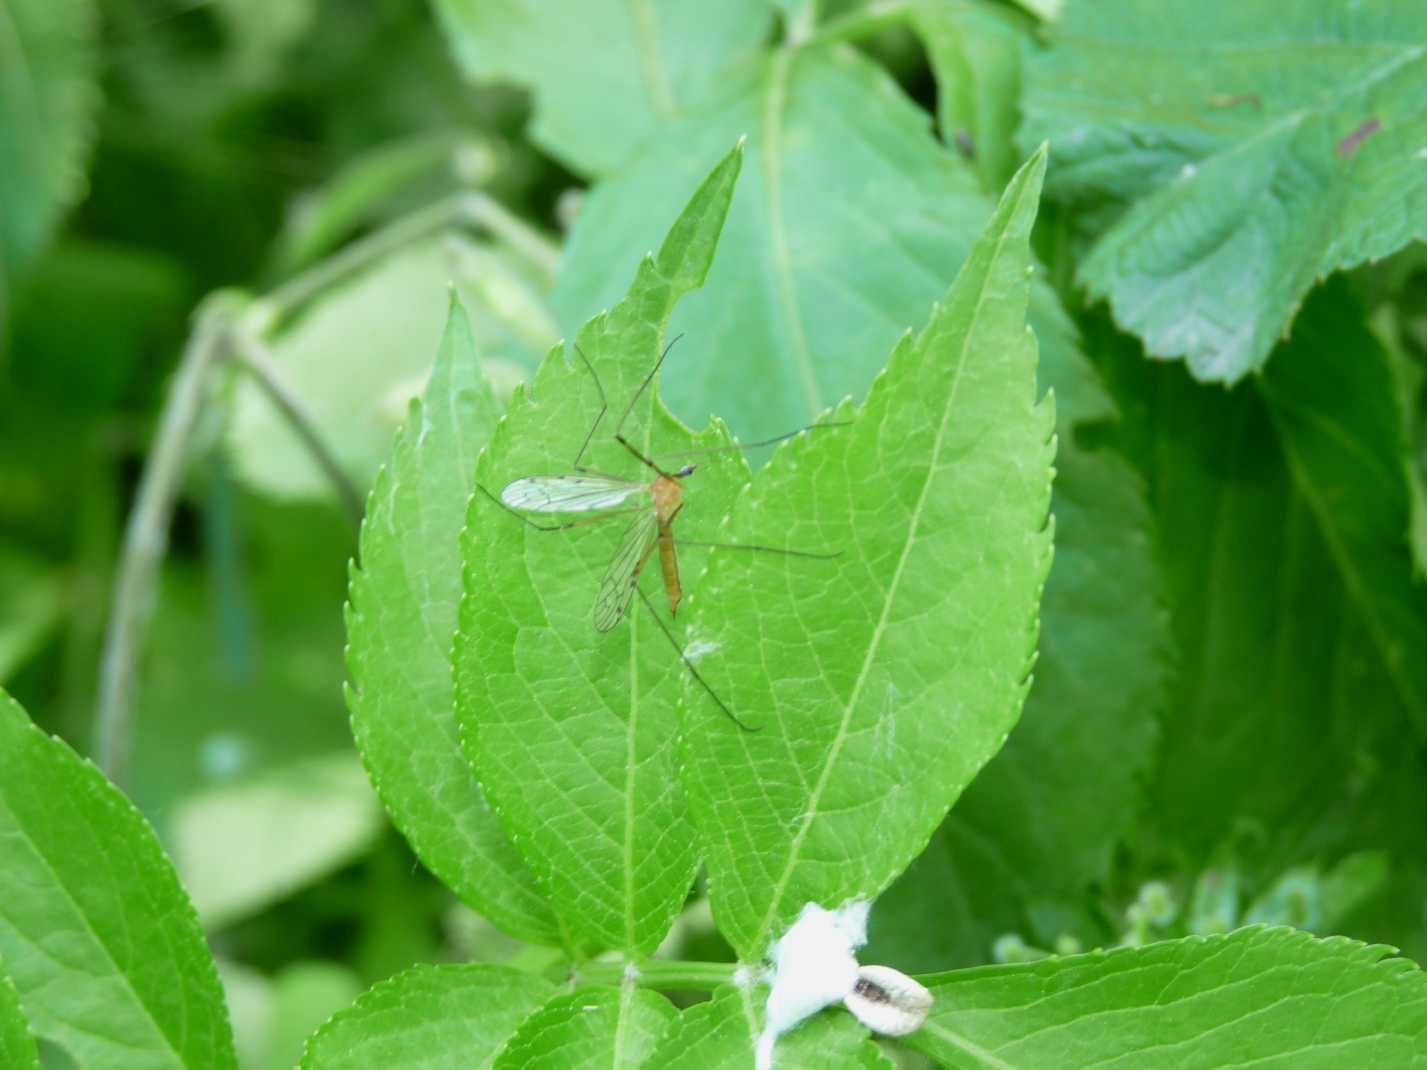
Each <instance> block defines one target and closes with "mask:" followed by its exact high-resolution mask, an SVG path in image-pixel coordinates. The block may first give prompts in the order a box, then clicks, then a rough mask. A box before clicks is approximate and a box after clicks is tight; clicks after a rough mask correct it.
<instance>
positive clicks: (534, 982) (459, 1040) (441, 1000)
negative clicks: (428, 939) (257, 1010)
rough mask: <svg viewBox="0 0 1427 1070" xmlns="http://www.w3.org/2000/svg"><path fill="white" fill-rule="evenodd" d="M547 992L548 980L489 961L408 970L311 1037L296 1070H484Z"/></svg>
mask: <svg viewBox="0 0 1427 1070" xmlns="http://www.w3.org/2000/svg"><path fill="white" fill-rule="evenodd" d="M554 991H555V986H554V985H553V984H551V983H550V982H549V981H546V980H543V979H542V978H539V977H536V976H534V975H532V974H529V973H524V972H522V971H520V970H516V969H512V968H511V967H509V966H499V965H495V964H493V963H486V962H473V963H462V964H460V965H440V966H428V965H423V966H414V967H412V968H411V969H409V970H406V971H404V972H402V973H399V974H397V975H396V976H395V977H389V978H387V979H386V980H385V981H382V982H381V983H380V984H378V985H376V986H375V987H374V988H372V989H371V990H370V991H368V992H366V993H365V994H364V995H362V997H361V998H360V999H358V1000H357V1001H356V1002H355V1003H354V1004H352V1005H351V1006H350V1007H348V1008H347V1009H346V1010H344V1011H340V1012H339V1013H337V1014H335V1015H334V1016H333V1017H332V1018H331V1019H330V1020H329V1021H328V1022H327V1023H326V1024H325V1025H324V1026H322V1028H321V1029H319V1030H318V1031H317V1032H316V1033H314V1034H312V1036H311V1037H309V1038H308V1040H307V1048H306V1050H305V1051H304V1052H303V1056H302V1070H364V1068H366V1067H376V1066H379V1067H382V1068H383V1070H417V1068H418V1067H429V1066H433V1065H440V1066H461V1067H468V1068H470V1070H486V1068H488V1067H489V1066H490V1065H491V1064H492V1063H493V1062H494V1061H495V1058H496V1056H497V1055H498V1054H499V1053H500V1051H501V1049H502V1048H503V1047H504V1045H505V1043H506V1041H507V1040H508V1039H509V1038H510V1037H511V1035H512V1034H513V1033H514V1032H515V1030H516V1029H517V1028H518V1027H519V1026H520V1023H521V1022H523V1021H525V1019H526V1018H528V1017H529V1016H530V1015H531V1014H533V1013H534V1012H535V1011H537V1010H539V1009H540V1007H541V1006H542V1005H543V1004H544V1003H545V1001H546V1000H547V999H549V998H550V996H551V995H552V994H553V993H554Z"/></svg>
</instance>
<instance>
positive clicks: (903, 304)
mask: <svg viewBox="0 0 1427 1070" xmlns="http://www.w3.org/2000/svg"><path fill="white" fill-rule="evenodd" d="M918 10H922V8H921V7H919V8H918ZM769 65H770V69H769V70H767V71H765V72H764V73H763V75H762V76H761V78H760V79H757V80H755V81H754V82H753V83H752V84H751V85H749V86H748V87H746V89H745V91H744V93H743V95H731V96H730V97H729V98H728V100H727V101H726V102H725V103H724V104H723V105H722V106H721V107H720V108H719V109H707V110H705V111H704V112H702V113H700V114H699V115H696V116H691V117H689V119H688V120H686V121H685V122H684V123H681V124H680V125H679V126H678V128H677V131H676V132H672V133H671V134H670V136H669V138H668V139H667V141H662V142H661V143H660V144H658V145H655V146H650V148H649V149H648V151H647V152H645V153H644V154H641V156H640V157H639V158H638V159H637V160H636V161H635V162H633V163H632V164H631V165H630V167H629V168H626V169H624V170H623V171H621V173H620V174H619V175H618V176H617V177H614V178H611V179H608V180H606V181H604V182H602V183H600V184H599V185H598V186H596V187H595V189H594V190H593V191H592V193H591V195H590V197H589V198H588V200H587V201H586V203H585V206H584V208H583V210H582V212H581V215H580V218H579V221H578V222H577V224H576V228H575V232H574V235H573V237H572V239H571V243H570V246H569V248H568V250H567V255H566V257H565V259H564V261H563V262H562V265H561V274H560V280H559V284H558V289H557V295H556V301H555V303H556V305H557V307H559V308H560V312H561V316H562V317H563V319H564V321H565V322H566V323H567V324H571V323H574V322H576V321H577V320H578V319H579V318H582V317H583V316H584V315H587V314H588V313H589V312H590V311H592V310H593V309H595V308H597V307H599V302H602V301H608V300H611V299H612V287H613V286H614V285H616V284H617V283H616V282H615V280H612V279H611V278H610V276H611V272H610V270H609V267H608V265H609V264H611V263H617V262H619V261H620V259H621V258H624V259H630V258H629V255H628V252H627V249H626V247H627V246H629V245H631V244H632V245H634V247H635V248H639V247H641V246H642V245H643V244H644V243H652V242H653V241H655V240H656V239H655V237H654V235H653V234H652V233H651V232H652V227H653V226H656V225H657V221H655V222H653V223H651V222H650V221H648V220H646V219H645V218H643V217H645V216H647V215H649V214H650V208H649V205H651V204H662V203H663V202H664V200H665V199H667V197H668V196H669V194H668V192H667V191H666V188H665V187H666V185H667V183H668V182H669V181H670V177H669V176H670V175H677V174H679V173H681V170H682V169H684V168H686V167H688V166H689V165H688V163H687V162H686V161H683V160H681V159H680V153H681V152H682V151H683V146H684V145H686V144H689V143H695V144H700V145H702V144H704V143H705V142H706V141H713V140H715V139H716V138H718V137H723V136H725V132H726V131H731V130H734V129H737V128H739V127H743V128H745V129H747V130H748V131H749V133H750V141H749V146H748V167H747V168H745V171H746V173H745V175H744V176H743V178H742V179H741V180H740V182H739V188H738V191H737V192H736V194H735V196H734V201H733V205H732V206H731V208H730V210H729V222H728V224H727V226H726V228H725V232H724V236H723V238H722V240H721V242H720V245H719V257H718V261H717V263H715V265H714V267H713V269H712V270H711V271H710V273H709V278H708V281H707V282H706V283H705V285H704V287H703V288H702V289H701V290H699V291H698V292H697V293H695V294H692V295H691V296H690V298H689V299H688V300H686V301H684V302H681V304H680V306H679V309H678V310H677V311H676V313H675V317H674V321H675V323H676V324H678V325H679V326H680V327H681V328H683V329H685V330H687V331H688V335H687V337H686V339H685V340H684V341H683V342H681V343H680V349H681V350H682V351H683V352H684V353H685V354H688V353H689V352H690V351H692V353H693V359H689V357H688V356H687V355H686V356H685V357H683V358H682V359H681V360H680V361H678V362H673V364H672V366H671V367H669V368H667V369H666V370H665V380H664V382H665V396H666V397H669V398H670V399H671V403H674V404H676V406H677V405H682V412H683V414H684V415H685V416H686V417H688V416H692V415H694V414H697V413H701V412H703V411H705V409H706V408H712V409H715V410H716V411H718V412H719V414H720V415H721V416H722V417H724V418H725V419H727V420H728V421H729V423H730V424H731V425H732V426H733V427H734V428H735V429H737V430H739V431H740V432H743V433H745V434H746V435H747V437H750V438H757V437H759V436H760V435H761V434H763V433H765V432H766V433H774V432H777V431H782V430H786V429H788V428H791V427H796V426H798V425H799V424H800V423H804V422H806V421H807V420H808V419H810V418H811V417H812V416H814V415H816V413H817V411H818V409H817V408H816V407H810V406H815V405H816V404H817V403H818V402H819V401H820V400H821V399H822V398H827V397H836V396H837V395H838V394H841V393H846V392H849V391H852V392H855V393H857V394H861V393H863V392H864V391H865V389H866V384H867V383H868V382H870V381H871V379H872V377H873V376H874V375H875V374H876V372H877V371H878V369H879V368H880V366H881V362H882V360H883V359H884V357H885V354H886V352H887V348H888V347H890V346H891V344H892V343H893V342H894V341H895V339H896V337H897V332H898V331H899V330H900V329H901V325H904V324H908V323H912V322H914V321H915V320H917V319H918V318H921V317H924V316H925V314H926V309H927V307H928V306H929V305H930V303H931V302H932V301H934V300H935V299H936V298H938V297H940V296H941V295H942V293H943V292H944V291H945V288H946V284H947V280H949V279H950V278H951V277H952V276H953V275H954V274H955V273H956V270H957V268H958V267H959V265H960V264H961V262H962V261H963V260H964V259H965V256H966V253H967V251H968V249H969V248H970V246H971V243H972V241H973V240H974V239H975V237H976V235H977V234H978V233H979V231H980V229H981V227H982V225H983V224H984V223H985V220H986V218H987V216H988V215H989V214H990V211H991V209H992V207H994V204H993V202H991V201H989V200H988V199H987V198H985V197H983V196H981V195H980V194H978V193H976V192H975V183H974V182H973V181H972V180H971V177H970V175H969V173H968V168H967V166H965V165H963V164H960V163H958V161H956V160H955V159H952V158H950V157H949V155H948V153H947V152H946V151H944V150H943V148H942V147H941V146H939V145H937V143H936V141H935V139H934V138H933V137H932V135H931V131H930V130H929V129H928V124H927V122H926V117H925V114H924V113H923V112H921V111H920V110H918V109H916V108H914V107H912V106H911V105H910V104H909V102H908V101H907V100H906V98H905V97H904V96H902V95H901V94H900V92H899V91H897V90H896V89H895V87H891V86H889V85H888V84H887V83H886V80H885V77H884V76H883V75H882V74H881V72H879V71H878V70H877V69H876V68H875V67H874V66H873V65H871V64H870V63H868V62H867V61H866V60H864V59H862V58H859V57H858V56H856V55H855V54H850V53H846V52H843V51H841V50H837V49H821V50H820V49H815V48H808V49H804V50H801V51H799V52H798V53H797V54H796V55H795V56H794V57H793V59H792V60H791V61H790V62H789V63H788V64H787V66H786V68H783V67H780V66H779V65H778V64H777V63H776V61H774V60H770V61H769ZM765 95H766V98H767V99H772V98H773V97H775V96H776V97H778V98H779V99H781V100H782V101H783V109H782V111H781V112H776V111H770V110H768V109H765V108H763V107H761V106H760V101H762V100H763V99H765ZM728 136H732V135H731V134H729V135H728ZM849 218H851V219H855V220H856V221H857V225H855V226H853V225H843V221H846V220H848V219H849ZM827 219H837V220H839V221H840V223H839V225H838V226H836V227H833V228H828V227H827V226H826V220H827ZM779 221H781V223H782V229H781V230H779V229H777V228H776V224H777V223H778V222H779ZM631 235H633V236H634V237H632V238H631ZM780 247H785V248H786V249H787V250H788V252H789V256H788V258H787V262H786V274H785V273H784V271H783V270H782V269H777V267H776V265H778V264H779V263H780V261H779V257H778V255H777V250H778V249H779V248H780ZM770 272H771V275H770ZM784 282H786V287H784ZM780 289H784V290H785V291H786V292H787V293H790V294H793V295H795V297H796V300H795V301H793V302H792V303H791V304H785V303H784V302H782V301H781V300H778V299H777V295H778V293H779V292H780ZM848 293H855V294H856V299H855V300H848V299H847V294H848ZM1030 322H1031V324H1032V326H1033V327H1034V328H1035V331H1036V335H1037V338H1038V340H1039V343H1040V368H1039V374H1040V378H1041V382H1042V384H1043V385H1044V386H1050V387H1054V388H1055V390H1056V394H1057V404H1056V413H1057V422H1058V426H1059V429H1060V441H1061V451H1060V454H1059V457H1058V460H1057V464H1056V467H1057V469H1058V475H1057V483H1058V484H1059V489H1058V490H1057V492H1056V493H1057V495H1058V496H1063V497H1064V501H1065V507H1064V508H1063V509H1062V508H1060V506H1059V505H1058V504H1056V505H1054V506H1053V508H1055V510H1056V512H1057V528H1056V530H1057V539H1058V541H1059V542H1061V543H1062V544H1063V545H1064V547H1065V553H1064V554H1063V555H1062V554H1059V553H1058V554H1057V560H1056V563H1055V564H1054V565H1053V567H1052V570H1051V577H1050V580H1049V582H1048V586H1047V591H1046V597H1045V602H1044V605H1043V607H1042V624H1041V642H1042V654H1041V660H1040V662H1039V663H1038V666H1037V669H1036V678H1035V683H1034V686H1033V687H1032V689H1031V694H1030V696H1029V698H1028V699H1027V705H1026V710H1025V714H1024V716H1023V717H1022V719H1021V721H1020V723H1019V724H1018V725H1017V727H1016V730H1015V731H1014V732H1013V733H1012V735H1011V738H1010V740H1009V741H1008V742H1007V745H1006V747H1005V748H1004V749H1003V750H1002V752H1001V753H1000V754H999V755H998V756H997V757H996V759H995V760H994V762H993V763H992V765H991V766H990V767H989V768H988V769H987V770H986V771H985V772H984V773H983V775H982V776H981V777H979V778H978V780H977V781H976V782H974V783H973V785H972V786H971V788H970V789H969V791H968V794H967V796H966V797H965V798H963V800H962V801H961V803H960V804H959V805H958V807H957V810H956V811H955V812H954V813H953V815H952V816H951V818H950V819H949V820H950V822H951V823H953V824H954V823H956V822H957V821H958V815H962V816H964V817H965V818H966V819H967V821H968V822H969V823H970V824H972V825H974V826H975V827H974V828H971V829H963V831H964V832H965V833H966V834H967V835H966V838H967V839H968V841H969V842H968V844H967V845H966V849H965V850H961V849H957V850H953V851H951V852H950V853H948V852H947V851H946V850H944V849H941V847H940V846H939V845H942V844H943V839H944V838H939V839H938V840H936V841H933V845H932V848H931V853H937V854H940V855H942V856H944V858H943V861H946V862H948V863H953V862H955V861H956V858H957V857H963V858H965V857H975V858H976V859H977V864H978V866H979V867H981V868H977V869H976V870H974V871H968V872H959V873H952V874H950V875H948V874H947V871H946V868H945V867H944V866H942V865H941V862H940V861H938V860H935V859H926V860H925V863H926V864H925V865H924V864H922V863H921V862H919V863H915V864H914V866H913V870H912V871H911V873H909V875H908V877H907V880H909V881H915V880H916V879H917V874H918V872H919V871H920V872H921V873H924V874H926V875H927V876H928V877H929V880H928V881H927V882H926V891H927V892H928V894H929V895H930V896H932V897H933V899H932V901H933V902H935V903H936V904H937V910H936V912H935V917H936V918H937V919H938V922H939V925H938V929H939V932H938V933H937V934H936V936H935V937H929V935H928V933H926V932H925V931H922V930H918V931H915V932H913V931H911V929H910V927H906V929H907V931H906V932H905V936H906V940H905V941H900V940H899V941H898V942H897V948H896V952H897V954H898V955H900V954H901V953H902V952H903V951H905V950H907V949H911V950H914V951H915V952H916V953H917V954H919V955H924V956H926V957H925V958H919V959H917V960H916V965H917V966H920V967H923V968H938V969H941V968H945V967H946V966H948V965H951V964H953V963H954V962H957V961H962V960H963V958H969V957H970V956H971V954H972V953H973V952H972V949H973V948H974V949H975V950H976V952H978V953H979V954H980V955H984V953H985V950H986V947H987V946H989V942H990V940H991V939H992V938H993V937H994V935H995V934H996V933H997V932H1000V931H1004V929H1005V928H1008V927H1015V925H1016V924H1018V919H1019V917H1020V915H1021V913H1022V911H1023V910H1024V908H1025V906H1026V903H1025V902H1024V899H1023V897H1024V896H1027V895H1035V896H1037V897H1038V896H1040V895H1042V894H1046V893H1049V892H1051V891H1064V890H1068V889H1070V888H1078V887H1079V886H1080V885H1081V884H1082V883H1083V882H1084V881H1085V880H1087V879H1089V880H1095V879H1100V878H1101V877H1103V875H1104V871H1105V863H1106V861H1107V860H1108V857H1109V852H1110V849H1111V847H1112V845H1113V844H1114V843H1115V842H1116V841H1117V840H1118V838H1119V837H1121V836H1122V835H1123V834H1124V832H1125V830H1126V829H1128V828H1130V827H1131V826H1132V823H1133V821H1134V820H1135V816H1136V812H1137V810H1138V808H1139V803H1140V795H1141V790H1140V788H1139V783H1140V781H1141V780H1142V779H1143V777H1144V775H1145V772H1146V770H1147V769H1148V768H1149V766H1150V764H1151V761H1152V757H1153V744H1154V730H1153V710H1154V708H1155V706H1156V698H1155V696H1156V695H1157V694H1158V693H1160V691H1161V687H1162V683H1163V680H1164V676H1165V667H1164V664H1163V651H1164V648H1165V646H1166V645H1167V634H1168V622H1167V621H1166V620H1165V618H1164V614H1163V612H1162V610H1161V608H1160V606H1159V591H1160V588H1161V586H1162V584H1161V583H1160V581H1159V579H1158V577H1157V576H1156V574H1155V562H1154V558H1153V552H1152V551H1153V547H1152V542H1153V539H1152V535H1151V530H1150V528H1151V525H1150V524H1149V520H1148V517H1147V516H1146V509H1145V502H1144V489H1143V485H1142V481H1141V480H1140V479H1139V478H1138V476H1137V474H1136V473H1135V472H1134V471H1133V470H1132V469H1131V468H1130V467H1129V466H1128V465H1126V464H1124V463H1123V462H1121V461H1119V460H1118V459H1117V458H1115V457H1114V456H1113V455H1111V454H1109V453H1108V451H1105V450H1094V449H1089V448H1081V447H1080V445H1079V444H1078V443H1077V442H1076V433H1078V432H1079V431H1081V430H1083V429H1084V428H1085V427H1086V426H1088V425H1090V424H1092V423H1097V422H1102V421H1107V420H1112V419H1113V418H1114V416H1115V412H1114V409H1113V407H1112V406H1111V405H1110V404H1109V402H1108V400H1107V399H1106V398H1105V396H1104V392H1103V390H1101V389H1100V388H1099V387H1098V386H1097V385H1096V383H1095V381H1094V375H1093V372H1092V371H1090V370H1089V369H1087V367H1086V363H1085V360H1084V357H1083V356H1082V355H1081V353H1080V342H1079V340H1078V339H1077V338H1076V335H1075V331H1074V329H1073V327H1072V326H1071V325H1070V324H1069V321H1068V319H1067V317H1066V316H1065V314H1064V312H1063V311H1062V310H1061V309H1060V307H1059V305H1058V303H1057V301H1056V300H1055V298H1054V296H1053V295H1052V293H1051V292H1050V290H1049V288H1048V287H1047V286H1045V284H1044V283H1043V282H1042V281H1040V280H1039V279H1038V280H1036V281H1035V283H1034V284H1033V288H1032V294H1031V306H1030ZM797 337H804V338H806V339H807V341H808V344H809V346H810V347H811V349H812V350H813V351H814V352H816V354H817V360H816V362H815V363H814V364H813V365H812V371H813V373H814V375H815V377H816V391H815V393H814V394H812V395H809V394H807V393H805V392H804V390H803V389H801V388H800V387H799V385H798V384H800V383H801V382H803V381H804V380H803V376H802V374H801V372H800V371H799V358H798V352H797V347H796V346H795V345H793V344H792V343H791V341H790V340H791V339H794V338H797ZM1117 652H1118V653H1117ZM1026 814H1034V815H1035V817H1034V819H1028V818H1026V817H1024V816H1023V815H1026ZM983 828H994V829H995V834H994V836H993V837H989V839H988V840H986V841H982V840H981V837H982V835H983V832H982V830H983ZM978 843H982V844H983V845H984V846H985V847H987V848H989V849H990V851H991V852H992V857H989V858H988V857H987V856H986V854H985V853H984V852H979V851H975V847H976V846H977V844H978ZM968 852H972V853H970V854H968ZM1034 874H1043V875H1048V878H1046V877H1040V878H1038V877H1035V876H1033V875H1034ZM993 875H994V878H995V879H992V876H993ZM947 880H956V881H957V884H958V885H959V887H957V888H948V886H947V883H946V882H947ZM1038 882H1041V883H1047V884H1050V885H1051V887H1048V888H1041V889H1036V888H1031V887H1030V886H1031V885H1034V884H1036V883H1038ZM899 887H900V884H899V886H894V888H893V889H892V890H890V891H889V892H888V893H887V896H889V897H895V896H897V895H898V888H899ZM973 894H974V895H976V902H975V904H974V905H972V904H971V901H970V898H969V897H970V896H971V895H973ZM948 902H951V903H965V904H967V910H966V912H965V914H961V913H957V912H955V911H953V910H950V909H948V907H947V904H948ZM916 916H917V917H919V916H920V912H918V913H917V914H916ZM911 917H912V915H911V914H910V913H908V912H904V911H898V910H897V909H895V908H894V907H893V906H891V905H890V904H887V905H885V906H884V907H879V908H878V910H876V911H874V914H873V918H872V925H871V937H872V940H873V942H874V944H877V943H879V942H880V943H882V945H883V946H890V945H889V943H888V938H889V937H890V934H891V932H892V930H893V929H894V928H902V925H901V923H902V922H903V921H904V920H910V918H911ZM953 949H955V950H954V951H953ZM953 955H961V956H963V958H956V957H952V956H953Z"/></svg>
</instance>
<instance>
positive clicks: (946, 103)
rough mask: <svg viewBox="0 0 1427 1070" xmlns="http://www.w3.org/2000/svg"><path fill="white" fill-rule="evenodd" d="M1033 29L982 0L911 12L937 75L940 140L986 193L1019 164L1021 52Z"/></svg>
mask: <svg viewBox="0 0 1427 1070" xmlns="http://www.w3.org/2000/svg"><path fill="white" fill-rule="evenodd" d="M1027 7H1028V8H1029V7H1030V5H1027ZM1033 25H1034V23H1033V22H1032V21H1031V20H1030V19H1027V18H1025V17H1023V16H1018V15H1017V14H1016V13H1015V12H1014V11H1011V10H1010V9H1009V8H1007V7H1005V6H1004V5H1001V4H992V3H987V2H986V0H930V2H928V3H921V4H918V5H916V6H915V7H913V8H912V26H913V27H914V28H915V29H916V31H917V34H918V36H920V37H921V39H922V43H923V44H924V45H925V46H926V50H927V58H928V59H929V60H930V61H931V65H932V72H933V73H934V74H935V75H936V82H937V98H936V117H937V126H938V127H939V128H940V130H941V136H942V140H943V141H944V142H946V144H947V145H948V146H956V148H957V149H958V150H959V151H961V152H962V153H963V154H966V155H967V156H968V158H969V160H970V162H971V166H972V167H973V168H975V170H976V173H977V174H978V175H979V176H980V178H981V184H982V186H983V187H984V188H985V189H987V190H998V189H1000V188H1001V187H1002V186H1004V185H1005V184H1006V182H1007V180H1008V179H1010V177H1011V175H1012V173H1013V172H1014V171H1015V170H1016V164H1017V163H1018V161H1019V158H1018V157H1017V155H1016V147H1015V142H1014V139H1013V135H1014V134H1015V131H1016V127H1017V125H1019V123H1020V120H1021V109H1020V96H1021V52H1022V50H1023V49H1024V48H1025V42H1026V39H1027V37H1028V36H1029V30H1030V28H1031V27H1032V26H1033Z"/></svg>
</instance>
